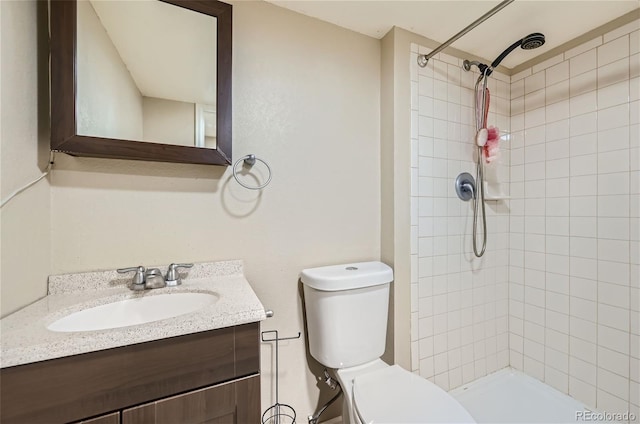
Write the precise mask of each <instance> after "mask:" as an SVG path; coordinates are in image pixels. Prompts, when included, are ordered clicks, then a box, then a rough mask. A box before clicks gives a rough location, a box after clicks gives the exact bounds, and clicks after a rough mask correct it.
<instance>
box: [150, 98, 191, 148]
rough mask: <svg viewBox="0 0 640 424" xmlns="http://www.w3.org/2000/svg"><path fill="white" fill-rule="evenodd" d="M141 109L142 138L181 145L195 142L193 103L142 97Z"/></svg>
mask: <svg viewBox="0 0 640 424" xmlns="http://www.w3.org/2000/svg"><path fill="white" fill-rule="evenodd" d="M142 110H143V137H144V140H146V141H153V142H157V143H167V144H179V145H181V146H193V145H194V144H195V138H196V134H195V130H196V126H195V122H196V120H195V113H196V105H195V104H193V103H186V102H177V101H174V100H167V99H158V98H156V97H143V98H142Z"/></svg>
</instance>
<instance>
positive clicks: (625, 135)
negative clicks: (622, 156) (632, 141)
mask: <svg viewBox="0 0 640 424" xmlns="http://www.w3.org/2000/svg"><path fill="white" fill-rule="evenodd" d="M628 149H629V127H620V128H614V129H611V130H606V131H600V132H598V152H610V151H613V150H623V151H625V152H628ZM622 169H624V168H622V167H619V168H618V171H620V170H622Z"/></svg>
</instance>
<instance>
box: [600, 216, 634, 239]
mask: <svg viewBox="0 0 640 424" xmlns="http://www.w3.org/2000/svg"><path fill="white" fill-rule="evenodd" d="M629 229H630V228H629V219H626V218H598V237H599V238H606V239H613V240H629V236H630V234H629Z"/></svg>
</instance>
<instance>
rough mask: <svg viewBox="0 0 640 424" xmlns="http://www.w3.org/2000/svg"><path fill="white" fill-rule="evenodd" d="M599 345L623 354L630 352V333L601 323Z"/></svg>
mask: <svg viewBox="0 0 640 424" xmlns="http://www.w3.org/2000/svg"><path fill="white" fill-rule="evenodd" d="M598 345H599V346H604V347H606V348H607V349H611V350H614V351H616V352H619V353H622V354H628V353H629V333H628V332H625V331H621V330H618V329H615V328H611V327H607V326H604V325H599V326H598Z"/></svg>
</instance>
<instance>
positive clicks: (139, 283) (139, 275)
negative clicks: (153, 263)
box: [116, 265, 145, 291]
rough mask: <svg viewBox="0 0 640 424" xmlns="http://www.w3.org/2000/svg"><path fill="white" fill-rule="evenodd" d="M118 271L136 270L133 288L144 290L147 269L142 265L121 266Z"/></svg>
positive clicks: (123, 272)
mask: <svg viewBox="0 0 640 424" xmlns="http://www.w3.org/2000/svg"><path fill="white" fill-rule="evenodd" d="M116 271H118V272H119V273H120V274H125V273H127V272H132V271H135V275H134V276H133V280H132V281H131V290H135V291H138V290H144V281H145V269H144V267H143V266H142V265H140V266H134V267H131V268H120V269H117V270H116Z"/></svg>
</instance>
